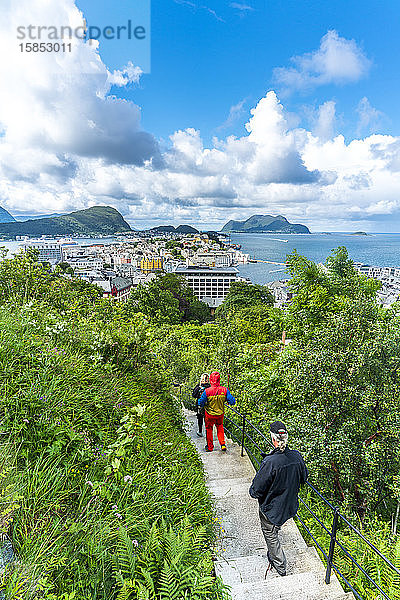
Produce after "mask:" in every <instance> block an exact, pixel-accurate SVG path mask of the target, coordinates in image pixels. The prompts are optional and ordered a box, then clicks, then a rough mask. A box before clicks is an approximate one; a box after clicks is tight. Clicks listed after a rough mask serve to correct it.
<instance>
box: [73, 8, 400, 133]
mask: <svg viewBox="0 0 400 600" xmlns="http://www.w3.org/2000/svg"><path fill="white" fill-rule="evenodd" d="M129 4H131V3H129V2H126V0H123V1H122V2H121V1H120V2H119V3H118V2H114V3H113V10H114V8H117V9H118V10H117V11H116V12H117V15H118V18H119V19H121V20H123V19H124V18H127V17H128V16H129V15H130V14H131V12H130V9H129ZM78 5H79V6H80V7H81V8H82V10H84V11H86V12H87V14H90V15H92V14H93V16H94V18H99V17H100V14H101V13H104V12H105V8H106V7H109V5H110V3H109V1H108V0H100V1H99V0H96V1H93V0H79V2H78ZM205 5H207V7H208V8H209V9H210V10H207V9H206V8H202V6H205ZM239 6H241V7H242V9H240V8H237V7H239ZM246 7H247V8H246ZM211 11H215V14H213V13H212V12H211ZM114 21H115V19H114ZM399 24H400V3H399V2H395V1H387V0H386V1H385V0H383V1H382V2H376V0H365V1H364V2H363V3H360V1H359V0H356V1H355V0H335V2H321V1H316V0H307V1H304V0H303V1H302V0H281V1H279V0H274V1H266V0H249V1H248V2H247V1H242V0H239V1H238V2H229V1H215V0H214V1H212V0H208V1H207V0H206V1H205V2H204V3H203V2H197V1H195V0H193V1H190V2H189V1H187V2H186V1H184V0H182V1H176V0H153V2H152V29H151V34H152V69H151V74H149V75H144V76H143V77H142V79H141V84H140V86H139V87H136V86H131V87H130V89H128V90H124V91H123V92H122V93H121V91H118V90H113V93H116V94H117V95H120V96H121V97H126V98H129V99H132V100H134V101H135V102H137V103H138V104H139V105H140V106H141V107H142V115H143V117H142V118H143V121H142V123H143V126H144V128H145V129H147V130H148V131H151V132H152V133H153V134H155V135H156V136H157V137H164V138H167V137H168V136H169V135H170V134H171V132H173V131H175V130H176V129H184V128H186V127H195V128H197V129H200V130H201V132H202V136H203V138H204V139H205V140H209V139H210V138H211V137H212V136H213V135H215V134H217V135H220V134H221V131H223V132H225V133H234V134H236V135H242V134H243V127H244V122H245V120H246V116H247V115H248V112H249V109H250V107H252V106H254V105H255V103H256V102H257V101H258V99H259V98H261V97H262V96H263V95H264V94H265V92H266V91H267V90H269V89H276V86H275V85H274V79H273V71H274V68H276V67H286V66H289V64H290V59H291V57H293V56H296V55H302V54H304V53H306V52H310V51H312V50H314V49H316V48H318V45H319V42H320V39H321V38H322V37H323V36H324V35H325V34H326V33H327V31H328V30H331V29H334V30H336V31H337V32H338V33H339V35H340V36H342V37H344V38H347V39H354V40H355V41H356V42H357V44H358V45H359V46H360V47H361V48H362V49H363V51H364V52H365V54H366V55H367V56H368V58H369V59H370V60H371V61H372V65H371V69H370V72H369V75H368V76H367V77H365V78H363V79H361V80H360V81H358V82H354V83H352V84H350V85H326V86H321V87H319V88H318V89H316V90H312V91H311V92H309V93H301V94H293V95H292V96H291V97H290V98H289V99H287V100H286V99H285V106H286V107H287V108H288V110H292V111H294V112H296V113H297V114H298V115H299V116H300V117H302V124H304V125H307V114H308V111H307V108H309V107H316V106H318V105H319V104H321V103H323V102H324V101H326V100H335V101H336V103H337V105H336V106H337V112H338V115H339V120H340V125H341V127H340V130H341V132H342V133H344V134H345V135H346V137H347V138H352V137H355V136H356V134H357V121H358V115H357V112H356V108H357V106H358V103H359V101H360V99H361V98H363V97H364V96H366V97H367V98H368V100H369V101H370V103H371V105H372V106H374V107H375V108H376V109H377V110H378V111H379V112H381V113H383V114H382V116H381V118H380V119H379V122H378V123H377V127H376V130H377V131H385V132H386V133H388V132H389V133H392V134H394V135H398V134H399V133H400V112H399V110H398V106H399V100H400V98H399V96H400V79H399V76H398V65H397V57H398V56H399V54H400V36H399ZM122 46H123V47H124V49H123V50H122V48H121V47H122ZM100 54H101V56H102V57H103V58H104V60H105V62H106V63H107V65H108V66H109V67H110V68H121V66H123V64H124V61H126V57H127V55H128V54H129V42H127V43H124V42H122V41H121V42H120V43H118V45H113V48H112V49H110V45H109V44H106V43H105V44H103V48H102V46H100ZM131 58H132V60H133V62H135V56H132V57H131ZM242 102H243V110H242V112H240V113H238V118H237V120H236V121H233V122H231V123H230V124H229V123H228V124H227V126H226V127H225V126H224V127H223V129H219V128H220V127H221V126H223V125H224V123H225V122H226V120H227V118H228V115H229V111H230V108H231V107H232V106H235V105H238V104H239V103H242ZM240 117H241V118H240Z"/></svg>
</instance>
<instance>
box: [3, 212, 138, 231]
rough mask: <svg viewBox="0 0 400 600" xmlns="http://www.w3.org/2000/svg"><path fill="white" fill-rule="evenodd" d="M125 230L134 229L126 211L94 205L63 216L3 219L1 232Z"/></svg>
mask: <svg viewBox="0 0 400 600" xmlns="http://www.w3.org/2000/svg"><path fill="white" fill-rule="evenodd" d="M123 231H131V228H130V226H129V225H128V223H127V222H126V221H125V220H124V219H123V217H122V215H121V214H120V213H119V212H118V211H117V210H116V209H115V208H112V207H111V206H92V207H91V208H87V209H85V210H78V211H76V212H72V213H70V214H68V215H62V216H61V217H46V218H43V219H30V220H29V221H14V222H12V223H1V222H0V235H1V236H3V237H15V236H16V235H31V236H40V235H47V236H49V235H54V236H60V235H79V236H95V235H113V234H114V233H119V232H123Z"/></svg>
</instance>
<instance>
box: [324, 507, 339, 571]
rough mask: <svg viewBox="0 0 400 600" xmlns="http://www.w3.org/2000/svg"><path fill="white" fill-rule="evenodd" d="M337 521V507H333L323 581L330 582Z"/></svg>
mask: <svg viewBox="0 0 400 600" xmlns="http://www.w3.org/2000/svg"><path fill="white" fill-rule="evenodd" d="M338 521H339V512H338V509H337V508H335V512H334V514H333V522H332V531H331V541H330V544H329V553H328V563H327V565H326V575H325V583H330V582H331V572H332V562H333V555H334V552H335V544H336V532H337V528H338Z"/></svg>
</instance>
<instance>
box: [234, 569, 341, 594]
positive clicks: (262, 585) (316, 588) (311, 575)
mask: <svg viewBox="0 0 400 600" xmlns="http://www.w3.org/2000/svg"><path fill="white" fill-rule="evenodd" d="M268 577H269V574H268V575H267V579H266V580H264V581H259V580H258V581H249V582H247V583H240V584H236V585H233V586H232V587H231V597H232V600H345V599H346V600H350V598H349V596H347V595H346V594H345V593H344V591H343V588H342V587H341V586H340V584H339V583H338V582H337V580H332V582H331V583H330V584H329V585H326V583H325V581H324V576H323V574H321V572H320V571H309V572H306V573H295V574H293V575H286V577H278V578H276V577H275V578H271V579H268Z"/></svg>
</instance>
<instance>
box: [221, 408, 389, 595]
mask: <svg viewBox="0 0 400 600" xmlns="http://www.w3.org/2000/svg"><path fill="white" fill-rule="evenodd" d="M226 407H227V408H229V410H231V411H232V412H234V413H235V414H236V415H237V416H238V417H239V418H240V419H241V424H238V423H236V422H235V421H234V420H233V419H230V418H229V417H228V416H226V417H225V419H226V420H227V421H229V422H230V423H232V424H233V425H234V426H235V427H236V428H237V429H238V430H240V429H241V440H240V442H239V437H238V436H237V435H234V434H233V432H231V431H230V430H229V428H228V427H225V429H226V431H227V432H228V434H229V435H230V436H231V437H233V438H234V439H235V440H236V441H237V442H238V443H240V446H241V455H242V456H244V451H245V450H246V453H247V454H248V455H250V456H251V457H252V458H253V460H254V462H255V463H257V465H258V466H259V465H260V464H261V462H260V461H258V460H257V458H255V456H254V454H253V452H252V450H250V449H249V448H248V447H246V444H245V440H246V439H248V440H250V442H251V443H252V444H253V446H255V447H256V448H257V450H258V451H259V452H260V454H261V456H262V455H263V454H264V453H263V452H261V450H260V447H259V445H258V444H257V443H256V442H255V441H254V440H253V438H252V437H251V436H250V434H249V433H248V432H247V431H246V425H248V426H249V427H250V428H252V429H253V430H254V431H255V432H256V433H257V434H258V435H260V436H261V438H263V440H264V441H265V442H266V443H267V445H269V446H272V442H271V440H270V439H268V438H267V437H266V436H265V435H264V434H263V433H262V432H261V431H260V430H259V429H258V428H257V427H256V426H255V425H254V424H253V423H252V422H251V421H250V420H249V419H248V418H247V416H246V415H245V414H242V413H240V412H239V411H238V410H237V409H234V408H233V407H232V406H230V405H229V404H227V405H226ZM253 466H254V463H253ZM306 484H307V486H308V487H309V488H310V489H311V490H312V491H313V492H314V493H315V494H317V496H318V497H319V498H320V499H321V500H322V501H323V502H324V503H325V504H326V506H327V507H328V508H329V509H330V510H331V511H332V512H333V520H332V525H331V527H330V528H328V527H326V526H325V525H324V523H322V521H321V520H320V519H319V518H318V517H317V515H316V514H315V513H314V511H313V510H312V509H311V508H310V507H309V506H308V504H307V503H306V502H305V501H304V500H303V499H302V498H299V500H300V502H301V503H302V505H303V506H305V507H306V509H307V510H308V511H309V513H310V514H311V515H312V517H313V518H314V519H316V520H317V522H318V523H319V525H320V526H321V527H322V528H323V529H324V530H325V531H326V532H327V533H328V535H329V536H330V543H329V550H328V553H327V552H326V551H325V550H324V549H323V548H322V547H321V545H320V544H319V542H318V541H317V540H316V539H315V537H314V536H313V534H312V533H311V531H310V529H309V528H308V527H307V525H306V524H305V523H304V521H303V519H302V518H301V517H300V516H299V515H297V518H298V519H299V521H300V522H301V524H302V525H303V527H304V529H305V530H306V531H307V533H308V535H309V536H310V537H311V538H312V540H313V541H314V543H315V544H316V546H317V547H318V549H319V550H320V552H321V553H322V554H323V555H324V557H325V559H326V562H327V565H326V573H325V583H327V584H329V583H330V581H331V573H332V569H333V570H334V571H335V572H336V573H337V575H338V576H339V577H341V578H342V579H343V581H344V582H345V584H346V585H347V586H348V587H349V588H350V589H351V591H352V592H353V593H354V594H355V595H356V597H357V598H359V599H360V600H362V598H361V596H360V594H359V593H358V592H357V590H356V589H355V588H354V587H353V586H352V584H351V583H350V582H349V581H348V580H347V579H346V577H345V576H344V575H343V574H342V573H341V572H340V571H339V569H338V568H337V566H336V565H335V564H334V562H333V556H334V553H335V549H336V547H337V546H338V547H339V548H340V549H341V550H342V551H343V552H344V553H345V555H346V556H347V557H348V558H349V559H350V560H351V562H352V563H353V564H355V565H356V566H357V568H358V569H360V571H361V572H362V573H363V574H364V575H365V577H367V579H368V581H369V582H370V583H371V584H373V585H374V586H375V587H376V588H377V589H378V590H379V592H380V593H381V594H382V595H383V596H384V598H386V600H391V599H390V597H389V596H388V595H387V594H386V593H385V592H384V591H383V590H382V589H381V587H380V586H379V584H378V583H377V582H376V581H374V580H373V579H372V577H371V576H370V575H369V574H368V573H367V572H366V571H365V570H364V569H363V568H362V567H361V566H360V565H359V563H358V562H357V560H356V559H355V558H354V557H353V556H352V555H351V554H350V553H349V552H348V551H347V549H346V548H345V547H344V546H343V544H341V542H340V541H339V540H337V539H336V535H337V530H338V526H339V520H341V521H342V522H343V523H345V524H346V525H347V526H348V527H350V529H351V530H352V531H353V532H354V533H355V534H356V535H357V536H358V537H359V538H360V539H362V540H363V541H364V542H365V543H366V544H367V545H368V546H369V547H370V548H371V550H372V551H373V552H374V553H375V554H376V555H377V556H379V557H380V558H381V559H382V560H383V561H384V562H385V563H386V564H387V565H388V566H389V567H390V568H391V569H392V570H393V571H394V573H396V574H397V575H400V569H398V568H397V567H396V566H395V565H394V564H393V563H391V562H390V560H389V559H387V558H386V556H384V555H383V554H382V552H381V551H380V550H379V549H378V548H377V547H376V546H375V545H374V544H373V543H372V542H370V541H369V540H368V539H367V538H366V537H365V536H364V535H363V534H362V533H361V531H359V529H357V527H354V525H352V523H350V521H348V519H347V518H346V517H345V516H344V515H343V514H342V513H341V512H340V511H339V509H338V508H336V507H335V506H333V504H331V503H330V502H329V500H327V499H326V498H325V497H324V496H323V495H322V494H321V493H320V492H319V491H318V490H317V489H316V488H315V487H314V486H313V485H312V484H311V483H310V482H309V481H307V482H306Z"/></svg>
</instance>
